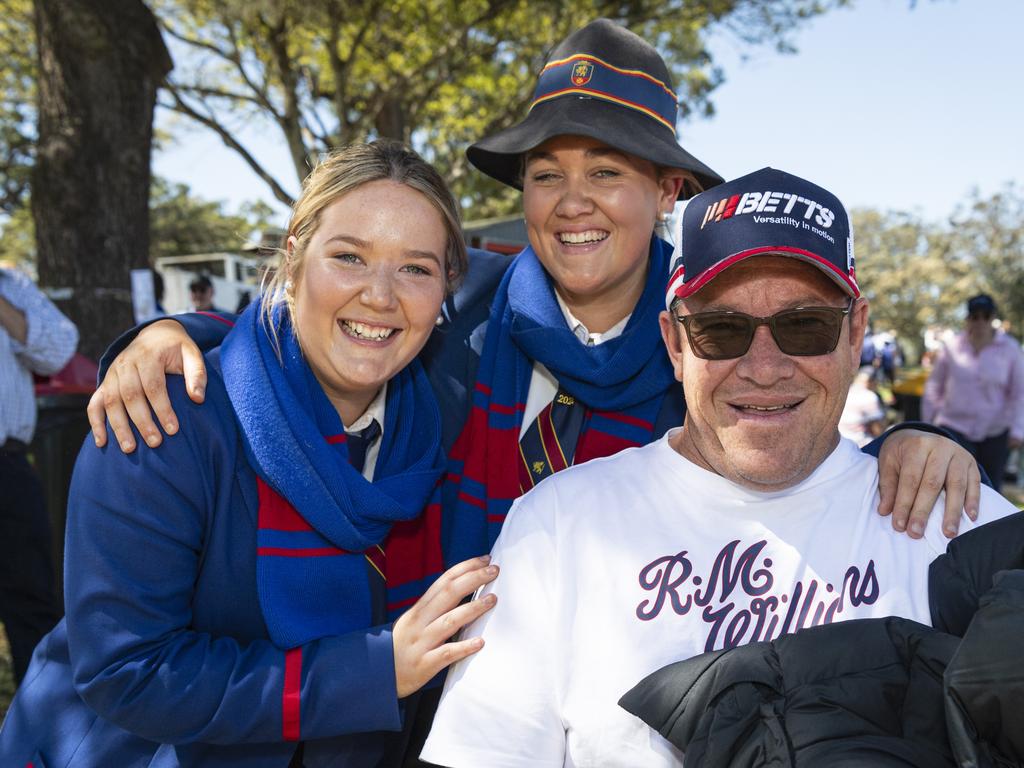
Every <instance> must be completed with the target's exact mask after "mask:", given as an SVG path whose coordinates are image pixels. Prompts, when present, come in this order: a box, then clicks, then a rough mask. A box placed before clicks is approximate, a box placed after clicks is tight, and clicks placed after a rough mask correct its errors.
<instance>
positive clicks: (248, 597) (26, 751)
mask: <svg viewBox="0 0 1024 768" xmlns="http://www.w3.org/2000/svg"><path fill="white" fill-rule="evenodd" d="M216 362H217V361H216V355H212V356H210V357H209V358H208V367H209V372H210V376H209V385H208V387H207V396H206V404H205V405H202V406H196V405H194V404H193V403H191V401H190V400H189V398H188V396H187V395H186V394H185V391H184V386H183V382H182V379H181V377H177V376H175V377H171V379H170V380H169V381H168V389H169V392H170V396H171V401H172V404H173V406H174V408H175V410H176V412H177V413H178V415H179V418H180V423H181V429H180V431H179V432H178V434H176V435H174V436H172V437H169V438H167V439H165V440H164V444H163V445H162V446H161V447H160V448H159V449H157V450H150V449H148V448H147V447H146V445H145V443H144V442H143V441H141V440H139V441H138V445H139V448H138V450H136V451H135V452H134V453H132V454H130V455H125V454H122V453H121V451H120V449H119V448H118V447H117V445H116V443H115V442H114V440H113V435H112V434H111V435H110V442H109V443H108V447H106V448H104V449H102V450H101V449H97V448H96V447H95V445H94V444H93V443H92V440H91V439H87V440H86V443H85V446H84V447H83V448H82V451H81V453H80V454H79V458H78V463H77V465H76V467H75V473H74V477H73V480H72V485H71V493H70V502H69V506H68V528H67V566H66V579H65V595H66V603H67V618H66V619H65V620H64V621H62V622H61V623H60V624H59V625H58V626H57V628H56V629H54V631H53V632H52V633H50V634H49V635H48V636H47V637H46V638H44V640H43V641H42V642H41V643H40V645H39V646H38V647H37V648H36V652H35V654H34V656H33V659H32V664H31V666H30V668H29V671H28V674H27V676H26V678H25V681H24V682H23V683H22V686H21V688H20V689H19V690H18V693H17V695H16V697H15V699H14V702H13V704H12V706H11V710H10V712H9V714H8V716H7V719H6V722H5V723H4V727H3V730H2V732H0V765H3V766H17V768H23V767H24V766H26V765H28V764H29V763H32V764H33V766H34V768H41V767H42V766H45V768H64V767H65V766H83V768H84V767H85V766H89V767H90V768H94V767H95V766H117V768H130V767H131V766H139V767H140V768H141V767H143V766H161V767H162V766H179V765H180V766H214V767H216V766H229V765H230V766H239V765H245V766H253V768H264V767H265V768H284V767H285V766H287V765H288V763H289V761H290V759H291V756H292V754H293V753H294V752H295V747H296V744H295V742H288V741H285V740H284V720H283V718H284V716H285V715H284V713H285V711H286V709H285V707H284V704H283V701H284V697H285V695H286V693H288V694H289V695H292V696H298V697H299V700H300V708H299V714H300V718H299V719H300V727H301V731H300V735H301V738H302V739H303V740H304V741H305V758H304V760H305V765H306V766H307V768H314V767H317V766H327V765H345V766H375V765H377V764H378V762H379V761H380V758H381V756H382V755H383V754H384V752H385V751H386V750H387V749H388V747H389V745H390V744H391V743H393V742H394V741H395V737H396V734H395V731H398V730H400V729H401V727H402V712H401V706H400V704H399V702H398V699H397V694H396V690H395V675H394V656H393V648H392V641H391V627H390V625H387V626H379V627H370V628H367V629H365V630H359V631H355V632H352V633H349V634H346V635H343V636H337V637H329V638H324V639H320V640H316V641H313V642H310V643H308V644H306V645H304V646H302V648H301V676H300V677H299V678H298V679H296V678H295V677H294V675H293V676H292V677H290V678H288V679H287V681H286V675H285V651H284V650H282V649H280V648H277V647H275V646H274V645H273V644H272V643H271V642H270V640H269V639H268V634H267V630H266V626H265V624H264V621H263V617H262V613H261V610H260V606H259V602H258V596H257V587H256V560H255V559H256V520H257V506H258V502H257V491H256V478H255V474H254V473H253V471H252V469H251V468H250V467H249V465H248V464H247V462H246V459H245V455H244V452H243V450H242V445H241V435H240V428H239V425H238V423H237V422H236V420H235V417H234V413H233V411H232V408H231V404H230V402H229V401H228V398H227V393H226V391H225V389H224V385H223V382H222V381H221V379H220V376H219V374H218V370H217V366H216ZM137 439H138V438H137ZM323 599H324V600H325V601H331V600H338V599H343V596H339V595H328V594H325V595H324V596H323ZM293 658H294V657H293ZM293 669H294V666H293Z"/></svg>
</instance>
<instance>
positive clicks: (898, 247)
mask: <svg viewBox="0 0 1024 768" xmlns="http://www.w3.org/2000/svg"><path fill="white" fill-rule="evenodd" d="M852 218H853V230H854V235H855V252H856V256H857V281H858V283H859V284H860V287H861V290H862V292H863V293H864V296H865V297H866V298H867V299H868V301H869V302H870V307H871V323H872V326H873V328H874V329H875V330H876V331H895V333H896V336H897V337H898V338H899V341H900V343H901V344H903V345H904V348H905V349H906V351H907V352H908V353H909V354H910V356H911V358H917V357H919V356H920V354H921V352H922V351H923V346H924V330H925V329H926V328H928V327H929V326H933V325H945V326H956V325H958V324H959V319H958V316H957V313H958V312H959V311H960V307H961V306H962V304H963V301H964V299H965V298H966V297H967V296H969V295H970V293H971V292H972V291H974V290H975V288H976V285H977V283H976V280H975V277H974V275H973V274H972V272H971V269H970V266H969V264H968V263H967V261H966V260H964V259H963V258H960V257H959V255H958V254H957V252H956V250H955V249H954V248H953V247H952V245H951V243H950V239H949V233H948V231H947V230H946V229H945V228H942V227H937V226H935V225H929V224H927V223H925V222H924V221H922V220H921V219H920V218H918V217H917V216H915V215H913V214H909V213H900V212H888V213H882V212H880V211H875V210H856V211H853V213H852Z"/></svg>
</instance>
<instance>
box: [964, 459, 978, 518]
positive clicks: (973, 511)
mask: <svg viewBox="0 0 1024 768" xmlns="http://www.w3.org/2000/svg"><path fill="white" fill-rule="evenodd" d="M966 499H967V500H966V501H965V502H964V511H965V512H966V513H967V516H968V517H969V518H971V520H977V519H978V510H979V509H980V508H981V471H980V470H979V469H978V463H977V462H976V461H974V460H973V459H972V460H971V462H970V466H969V467H968V469H967V497H966Z"/></svg>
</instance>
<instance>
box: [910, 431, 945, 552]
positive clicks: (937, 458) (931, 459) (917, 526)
mask: <svg viewBox="0 0 1024 768" xmlns="http://www.w3.org/2000/svg"><path fill="white" fill-rule="evenodd" d="M948 470H949V457H948V455H947V454H946V453H945V452H943V451H939V450H933V451H931V452H930V453H929V454H928V459H927V461H926V462H925V466H924V471H923V472H922V473H921V479H920V482H919V483H918V484H917V489H916V490H917V492H916V494H915V496H914V499H913V501H912V502H911V504H910V515H909V518H908V520H907V534H908V535H909V536H910V537H911V538H912V539H919V538H921V537H922V536H924V530H925V528H926V527H927V525H928V517H929V516H930V515H931V513H932V510H934V509H935V502H936V501H938V500H939V494H940V493H941V492H942V488H943V484H944V483H945V482H946V474H947V472H948Z"/></svg>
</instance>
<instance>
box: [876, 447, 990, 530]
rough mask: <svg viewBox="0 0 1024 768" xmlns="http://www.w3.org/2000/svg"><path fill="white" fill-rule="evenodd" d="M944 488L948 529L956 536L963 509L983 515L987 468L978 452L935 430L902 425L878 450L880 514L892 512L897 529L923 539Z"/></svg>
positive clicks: (974, 516) (971, 515) (944, 517)
mask: <svg viewBox="0 0 1024 768" xmlns="http://www.w3.org/2000/svg"><path fill="white" fill-rule="evenodd" d="M943 490H944V491H945V492H946V503H945V510H944V512H943V515H942V532H943V533H944V534H945V535H946V536H947V537H949V538H953V537H954V536H956V534H957V531H959V530H960V515H961V514H962V513H964V512H966V513H967V516H968V517H969V518H971V520H976V519H977V518H978V504H979V502H980V499H981V473H980V472H979V471H978V464H977V462H976V461H975V460H974V457H973V456H971V454H970V453H969V452H968V451H967V450H966V449H965V448H963V447H962V446H961V445H959V444H958V443H956V442H954V441H953V440H950V439H949V438H947V437H942V436H941V435H936V434H933V433H931V432H922V431H920V430H917V429H901V430H898V431H896V432H893V433H892V434H890V435H889V436H888V437H887V438H886V440H885V442H884V443H883V444H882V448H881V451H880V452H879V454H878V492H879V497H880V498H879V504H878V513H879V514H880V515H889V514H891V515H892V527H893V528H894V529H895V530H897V531H906V532H907V534H908V535H909V536H911V537H912V538H915V539H919V538H921V536H923V535H924V530H925V527H926V526H927V525H928V517H929V516H930V515H931V513H932V509H933V508H934V507H935V502H936V501H937V500H938V497H939V493H941V492H942V491H943Z"/></svg>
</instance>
